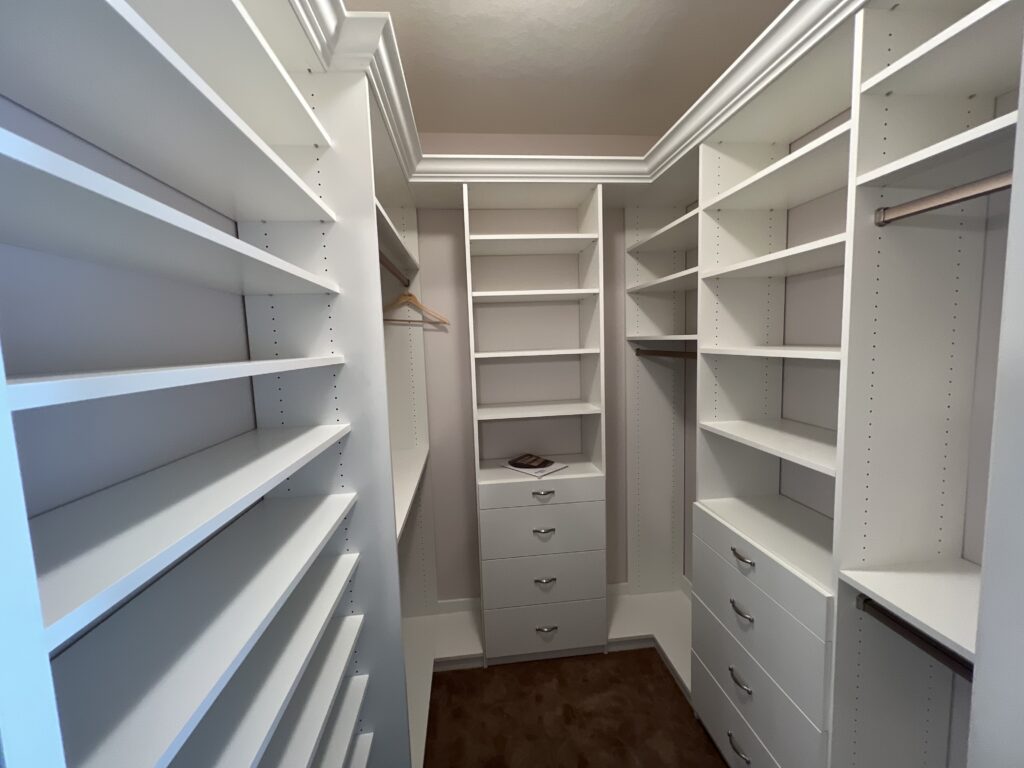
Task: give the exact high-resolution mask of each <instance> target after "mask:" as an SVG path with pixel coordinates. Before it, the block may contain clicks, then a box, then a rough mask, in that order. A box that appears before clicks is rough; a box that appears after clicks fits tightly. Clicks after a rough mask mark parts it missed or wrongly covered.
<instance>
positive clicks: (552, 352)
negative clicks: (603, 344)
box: [473, 347, 601, 360]
mask: <svg viewBox="0 0 1024 768" xmlns="http://www.w3.org/2000/svg"><path fill="white" fill-rule="evenodd" d="M599 354H601V350H600V349H598V348H597V347H580V348H579V349H520V350H510V351H506V352H474V353H473V357H475V358H476V359H477V360H505V359H509V358H517V357H572V356H575V355H599Z"/></svg>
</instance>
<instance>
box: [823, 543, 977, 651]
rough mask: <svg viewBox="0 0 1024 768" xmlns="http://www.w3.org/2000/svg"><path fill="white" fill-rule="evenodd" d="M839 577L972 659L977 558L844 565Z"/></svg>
mask: <svg viewBox="0 0 1024 768" xmlns="http://www.w3.org/2000/svg"><path fill="white" fill-rule="evenodd" d="M840 577H841V578H842V579H843V581H845V582H846V583H847V584H850V585H851V586H853V587H854V588H856V589H858V590H860V591H861V592H863V593H864V594H865V595H867V596H868V597H870V598H873V599H874V600H877V601H878V602H879V603H880V604H881V605H882V606H883V607H885V608H888V609H889V610H890V611H892V612H893V613H895V614H896V615H897V616H899V617H900V618H902V619H904V620H906V621H907V622H909V623H910V624H911V625H912V626H914V627H916V628H917V629H919V630H921V631H922V632H924V633H925V634H926V635H928V636H929V637H932V638H934V639H935V640H937V641H938V642H940V643H941V644H942V645H944V646H946V647H947V648H949V649H950V650H952V651H955V652H956V653H958V654H960V655H961V656H963V657H964V658H966V659H967V660H968V661H971V662H973V661H974V647H975V640H976V636H977V633H978V605H979V600H980V596H981V568H980V567H979V566H977V565H976V564H975V563H971V562H968V561H967V560H960V559H955V560H953V559H950V560H935V561H932V562H925V563H910V564H905V565H897V566H892V567H890V568H878V569H871V570H863V571H862V570H844V571H841V572H840Z"/></svg>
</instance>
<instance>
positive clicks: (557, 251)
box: [469, 234, 597, 256]
mask: <svg viewBox="0 0 1024 768" xmlns="http://www.w3.org/2000/svg"><path fill="white" fill-rule="evenodd" d="M596 242H597V235H596V234H562V235H555V234H551V235H548V234H536V235H534V234H529V235H470V236H469V248H470V253H471V254H472V255H473V256H535V255H543V256H555V255H566V254H578V253H582V252H583V251H584V250H586V249H587V248H588V247H589V246H591V245H594V244H595V243H596Z"/></svg>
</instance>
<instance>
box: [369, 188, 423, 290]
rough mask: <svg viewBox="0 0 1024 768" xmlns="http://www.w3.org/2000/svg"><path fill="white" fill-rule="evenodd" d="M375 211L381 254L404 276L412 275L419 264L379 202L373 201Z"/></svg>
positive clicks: (417, 269)
mask: <svg viewBox="0 0 1024 768" xmlns="http://www.w3.org/2000/svg"><path fill="white" fill-rule="evenodd" d="M374 204H375V205H376V209H377V243H378V247H379V248H380V250H381V252H382V253H383V254H384V255H385V256H387V257H388V258H389V259H391V261H392V262H394V264H395V266H396V267H398V268H399V269H400V270H402V271H403V272H404V273H406V275H407V276H408V275H413V274H415V273H416V272H418V271H419V269H420V263H419V261H418V260H417V259H416V257H415V256H413V255H412V252H411V251H410V250H409V249H408V248H407V247H406V245H405V242H404V241H403V240H402V236H401V235H400V234H398V228H397V227H396V226H395V224H394V222H393V221H391V217H390V216H388V212H387V211H386V210H384V206H383V205H381V204H380V201H379V200H374Z"/></svg>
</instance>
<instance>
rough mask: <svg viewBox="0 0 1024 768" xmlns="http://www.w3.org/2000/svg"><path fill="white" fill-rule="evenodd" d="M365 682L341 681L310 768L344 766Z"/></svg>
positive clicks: (360, 678) (358, 679)
mask: <svg viewBox="0 0 1024 768" xmlns="http://www.w3.org/2000/svg"><path fill="white" fill-rule="evenodd" d="M369 681H370V678H369V677H368V676H367V675H358V676H356V677H350V678H348V679H346V680H345V682H344V684H343V688H344V690H343V691H342V692H341V695H340V696H339V698H338V704H337V706H336V707H335V709H334V715H333V716H332V718H331V726H330V728H329V729H328V732H327V738H326V739H325V740H324V742H323V744H322V745H321V747H320V751H319V753H318V754H317V756H316V761H315V762H314V763H313V765H316V766H322V767H323V768H334V766H338V765H347V764H348V763H347V762H346V761H347V759H348V755H349V752H350V751H351V750H352V745H353V743H354V742H355V740H356V736H357V733H356V728H357V726H358V725H359V713H360V712H361V711H362V709H363V699H365V698H366V686H367V684H368V683H369ZM292 765H293V764H289V765H288V767H287V768H292ZM303 765H306V763H303ZM260 768H266V766H263V765H261V766H260Z"/></svg>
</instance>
